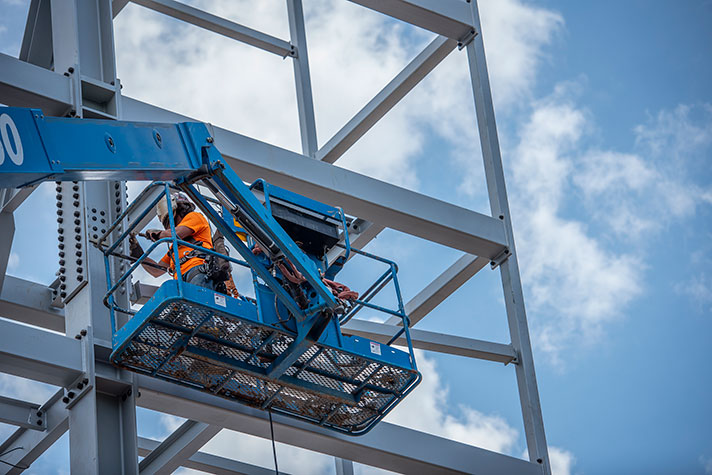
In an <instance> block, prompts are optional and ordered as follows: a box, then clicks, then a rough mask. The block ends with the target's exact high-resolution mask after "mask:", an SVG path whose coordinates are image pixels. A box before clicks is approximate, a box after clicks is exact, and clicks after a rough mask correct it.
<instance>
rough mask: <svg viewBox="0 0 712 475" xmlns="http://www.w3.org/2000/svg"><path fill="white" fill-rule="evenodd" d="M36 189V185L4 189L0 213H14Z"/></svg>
mask: <svg viewBox="0 0 712 475" xmlns="http://www.w3.org/2000/svg"><path fill="white" fill-rule="evenodd" d="M36 189H37V185H32V186H26V187H24V188H8V189H5V190H4V197H3V200H2V206H0V213H14V212H15V211H16V210H17V208H19V207H20V205H21V204H22V203H24V202H25V200H26V199H27V198H29V196H30V195H31V194H32V192H33V191H35V190H36Z"/></svg>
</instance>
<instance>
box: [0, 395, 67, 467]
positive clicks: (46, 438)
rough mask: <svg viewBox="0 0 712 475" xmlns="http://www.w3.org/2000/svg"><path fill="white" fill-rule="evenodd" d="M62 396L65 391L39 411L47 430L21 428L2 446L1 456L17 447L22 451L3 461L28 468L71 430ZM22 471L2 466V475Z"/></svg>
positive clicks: (51, 399)
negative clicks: (44, 420)
mask: <svg viewBox="0 0 712 475" xmlns="http://www.w3.org/2000/svg"><path fill="white" fill-rule="evenodd" d="M62 396H64V391H63V390H61V389H60V390H59V391H57V392H56V393H55V394H54V395H53V396H52V397H51V398H49V400H48V401H47V402H46V403H44V404H43V405H42V406H40V407H39V409H38V410H37V411H38V412H41V413H42V414H43V415H44V417H45V419H46V429H47V430H44V431H37V430H29V429H25V428H20V429H17V430H16V431H15V432H14V433H12V435H10V437H8V438H7V439H6V440H5V441H4V442H3V443H2V444H0V454H1V453H5V452H7V451H8V450H10V449H13V448H15V447H22V449H21V450H15V451H13V452H10V453H8V454H7V455H4V456H3V457H2V459H3V460H4V461H5V462H8V463H11V464H13V465H17V466H18V467H28V466H30V465H31V464H32V463H33V462H34V461H35V460H37V459H38V458H39V456H40V455H42V454H43V453H44V451H45V450H47V449H48V448H49V447H50V446H52V444H54V443H55V442H56V441H57V440H58V439H59V438H60V437H62V435H63V434H64V433H65V432H67V430H69V415H68V412H67V408H66V405H65V404H64V403H63V402H62ZM22 471H23V470H21V469H19V468H14V467H12V466H10V465H5V464H0V475H4V474H19V473H22Z"/></svg>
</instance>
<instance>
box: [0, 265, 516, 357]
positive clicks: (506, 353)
mask: <svg viewBox="0 0 712 475" xmlns="http://www.w3.org/2000/svg"><path fill="white" fill-rule="evenodd" d="M6 285H7V288H6V289H5V290H4V291H3V295H2V299H0V316H1V317H5V318H9V319H11V320H16V321H21V322H23V323H27V324H30V325H36V326H39V327H43V328H47V329H50V330H55V331H63V330H64V316H63V314H64V312H63V311H62V309H57V308H54V307H51V306H50V305H49V302H50V301H51V299H52V294H51V289H50V288H49V287H46V286H44V285H41V284H36V283H34V282H28V281H25V280H22V279H18V278H17V277H11V276H9V277H8V281H7V284H6ZM134 288H138V289H140V291H139V292H137V297H138V300H137V301H136V302H135V303H139V304H142V303H145V302H146V301H148V299H150V298H151V296H153V294H154V292H155V291H156V289H157V287H156V286H153V285H149V284H144V283H141V282H137V283H136V285H135V286H134ZM413 300H415V299H413ZM413 300H411V302H412V301H413ZM33 307H35V308H33ZM414 313H415V314H416V315H417V314H418V310H417V309H416V310H415V311H414ZM398 322H400V319H398ZM399 329H400V328H399V327H398V326H396V325H395V324H388V323H386V324H381V323H376V322H368V321H365V320H359V319H353V320H351V321H350V322H349V323H348V324H347V325H346V326H345V327H344V328H343V331H344V333H346V334H352V335H361V336H363V337H364V338H370V339H373V340H377V341H380V342H383V343H384V342H386V341H388V340H389V339H390V338H391V336H393V335H394V334H395V333H396V332H397V331H398V330H399ZM411 338H412V341H413V346H414V347H416V348H420V349H422V350H428V351H437V352H440V353H447V354H452V355H459V356H465V357H469V358H479V359H485V360H490V361H498V362H501V363H509V362H511V361H512V360H514V359H515V358H516V353H515V352H514V350H512V348H511V346H510V345H504V344H500V343H489V342H485V341H480V340H475V339H471V338H465V337H459V336H454V335H445V334H441V333H436V332H430V331H425V330H419V329H411ZM396 344H399V345H402V344H404V340H403V338H402V337H401V338H400V339H399V340H397V342H396Z"/></svg>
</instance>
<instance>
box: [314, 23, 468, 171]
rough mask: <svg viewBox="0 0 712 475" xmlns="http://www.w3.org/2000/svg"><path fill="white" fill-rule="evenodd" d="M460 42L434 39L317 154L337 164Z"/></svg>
mask: <svg viewBox="0 0 712 475" xmlns="http://www.w3.org/2000/svg"><path fill="white" fill-rule="evenodd" d="M456 44H457V42H456V41H455V40H451V39H448V38H447V37H444V36H439V37H437V38H435V39H434V40H433V41H432V42H431V43H430V44H429V45H428V46H427V47H426V48H425V49H424V50H423V51H422V52H421V53H420V54H419V55H418V56H416V57H415V58H414V59H413V60H412V61H411V62H410V63H409V64H408V65H407V66H406V67H405V68H404V69H403V70H402V71H401V72H400V73H398V75H397V76H396V77H395V78H393V80H391V82H389V83H388V84H387V85H386V87H384V88H383V89H382V90H381V91H380V92H379V93H378V94H376V96H375V97H374V98H373V99H371V101H370V102H369V103H368V104H366V105H365V106H364V108H363V109H361V110H360V111H359V112H358V113H357V114H356V115H355V116H354V117H353V118H352V119H351V120H350V121H348V123H347V124H346V125H344V126H343V127H342V128H341V130H339V131H338V132H337V133H336V134H334V136H333V137H332V138H331V139H329V141H328V142H327V143H326V144H325V145H324V146H323V147H322V148H321V149H319V151H318V152H317V154H316V158H318V159H319V160H323V161H325V162H328V163H334V162H335V161H336V160H338V159H339V157H341V156H342V155H343V154H344V153H345V152H346V151H347V150H348V149H349V148H350V147H351V146H352V145H353V144H354V143H356V142H357V141H358V139H360V138H361V137H362V136H363V135H364V134H365V133H366V132H368V131H369V130H370V129H371V127H373V126H374V125H375V124H376V122H378V121H379V120H380V119H381V118H382V117H383V116H384V115H386V113H387V112H388V111H389V110H391V109H392V108H393V107H394V106H395V105H396V104H398V102H399V101H400V100H401V99H403V97H405V95H406V94H408V93H409V92H410V91H411V90H412V89H413V88H414V87H415V86H416V85H417V84H418V83H420V81H421V80H422V79H423V78H424V77H425V76H427V75H428V73H429V72H430V71H432V70H433V69H434V68H435V66H437V65H438V64H440V62H441V61H442V60H443V59H445V58H446V57H447V56H448V55H449V54H450V52H451V51H452V50H453V49H455V45H456Z"/></svg>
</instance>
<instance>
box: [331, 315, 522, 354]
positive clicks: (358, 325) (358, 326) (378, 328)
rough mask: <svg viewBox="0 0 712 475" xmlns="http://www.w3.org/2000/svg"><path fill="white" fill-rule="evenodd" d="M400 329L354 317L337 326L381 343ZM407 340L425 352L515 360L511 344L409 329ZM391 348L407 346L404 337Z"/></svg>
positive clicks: (343, 330)
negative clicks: (409, 339)
mask: <svg viewBox="0 0 712 475" xmlns="http://www.w3.org/2000/svg"><path fill="white" fill-rule="evenodd" d="M401 329H402V327H399V326H396V325H389V324H386V323H378V322H369V321H367V320H360V319H356V318H354V319H353V320H350V321H349V322H348V323H346V325H344V326H343V327H341V330H342V332H343V333H344V334H345V335H358V336H362V337H364V338H368V339H370V340H375V341H379V342H381V343H386V342H388V341H389V340H390V339H391V338H392V337H393V335H395V334H396V333H398V331H399V330H401ZM410 338H411V341H412V342H413V347H414V348H419V349H421V350H427V351H437V352H438V353H446V354H450V355H457V356H465V357H467V358H477V359H480V360H488V361H495V362H498V363H504V364H508V363H511V362H513V361H515V360H516V359H517V353H516V352H515V351H514V348H513V347H512V345H505V344H503V343H493V342H490V341H483V340H476V339H474V338H467V337H462V336H456V335H446V334H444V333H437V332H431V331H427V330H420V329H417V328H411V329H410ZM394 344H395V345H401V346H407V343H406V340H405V337H404V336H400V337H399V338H398V339H397V340H396V341H395V343H394Z"/></svg>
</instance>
